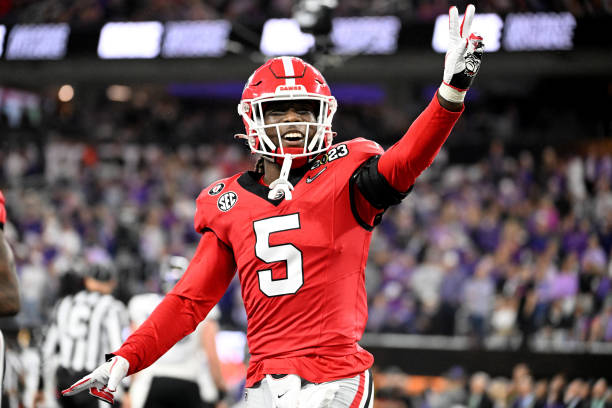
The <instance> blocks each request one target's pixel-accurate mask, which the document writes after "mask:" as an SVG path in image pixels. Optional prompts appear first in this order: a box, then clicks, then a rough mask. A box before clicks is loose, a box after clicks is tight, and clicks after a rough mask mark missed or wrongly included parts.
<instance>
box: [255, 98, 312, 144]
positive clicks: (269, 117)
mask: <svg viewBox="0 0 612 408" xmlns="http://www.w3.org/2000/svg"><path fill="white" fill-rule="evenodd" d="M263 109H264V121H265V123H266V125H273V124H281V125H279V126H271V127H268V128H266V135H268V137H269V138H270V140H272V142H273V143H274V144H275V145H276V146H277V147H278V143H279V140H278V135H279V133H280V136H281V142H282V144H283V147H304V142H305V140H306V137H305V136H306V128H307V127H308V140H310V139H311V138H312V137H313V136H314V135H315V133H316V131H317V126H306V125H294V124H289V122H316V115H317V113H318V104H317V103H316V102H312V101H300V100H297V101H278V102H268V103H266V104H265V105H264V107H263ZM282 123H288V124H287V125H282ZM277 128H278V132H277Z"/></svg>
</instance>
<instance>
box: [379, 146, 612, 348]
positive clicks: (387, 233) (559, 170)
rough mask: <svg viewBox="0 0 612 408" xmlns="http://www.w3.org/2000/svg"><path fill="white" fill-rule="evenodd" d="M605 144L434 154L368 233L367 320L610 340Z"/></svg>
mask: <svg viewBox="0 0 612 408" xmlns="http://www.w3.org/2000/svg"><path fill="white" fill-rule="evenodd" d="M611 184H612V156H611V155H610V154H607V155H606V154H604V155H599V154H596V152H592V153H590V154H588V155H587V156H586V157H579V156H569V157H565V158H561V157H559V156H558V155H557V154H556V152H555V150H554V149H553V148H551V147H547V148H545V149H544V150H543V151H542V153H541V155H539V156H538V155H534V154H532V153H529V152H526V151H524V152H522V153H520V155H519V156H518V157H509V156H507V155H505V154H504V148H503V145H502V144H500V143H497V142H494V143H493V144H492V145H491V149H490V153H489V155H488V157H486V158H483V159H482V160H480V161H479V162H477V163H474V164H470V165H452V164H450V163H444V160H438V161H437V162H436V163H434V167H433V168H431V169H429V170H428V173H426V174H424V176H423V177H421V178H419V180H418V181H417V184H416V187H415V189H414V192H413V193H411V197H410V199H408V200H406V201H405V202H404V203H402V204H401V205H400V206H398V207H396V208H393V209H391V210H390V211H389V212H388V214H387V215H386V216H385V217H384V218H383V222H382V224H381V226H380V227H379V228H378V229H377V231H376V233H375V238H374V239H373V244H372V248H371V254H370V258H369V263H368V270H367V273H368V276H367V281H368V282H369V284H370V291H369V293H371V294H373V297H372V301H371V306H370V317H369V321H368V329H369V330H371V331H380V332H401V333H427V334H445V335H453V334H469V335H471V336H473V337H474V340H475V341H476V344H480V343H481V342H482V341H483V340H484V339H485V338H487V337H493V338H496V339H497V340H498V341H501V342H502V343H503V342H504V340H508V339H510V338H512V337H513V336H516V335H517V334H519V335H521V337H522V338H523V340H524V341H534V342H535V343H545V344H547V343H552V344H567V343H568V342H572V341H581V342H590V341H597V342H599V341H610V340H612V290H611V278H612V256H611V255H612V191H611V189H610V186H611Z"/></svg>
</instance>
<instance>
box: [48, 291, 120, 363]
mask: <svg viewBox="0 0 612 408" xmlns="http://www.w3.org/2000/svg"><path fill="white" fill-rule="evenodd" d="M127 325H128V318H127V311H126V308H125V306H124V305H123V303H121V302H120V301H118V300H116V299H115V298H114V297H112V296H111V295H104V294H101V293H98V292H89V291H86V290H83V291H81V292H79V293H77V294H75V295H71V296H66V297H65V298H63V299H61V300H60V301H59V303H58V304H57V305H56V309H55V312H54V316H53V321H52V325H51V327H50V328H49V331H48V333H47V337H46V339H45V345H44V350H43V353H44V354H45V356H46V357H51V356H53V355H57V357H59V358H58V360H59V361H58V363H59V366H60V367H64V368H67V369H71V370H74V371H83V370H85V371H92V370H94V369H95V368H96V367H97V366H98V365H100V364H101V363H102V362H104V354H105V353H110V352H111V351H114V350H116V349H118V348H119V346H120V345H121V343H122V341H123V338H122V331H123V329H124V328H126V327H127Z"/></svg>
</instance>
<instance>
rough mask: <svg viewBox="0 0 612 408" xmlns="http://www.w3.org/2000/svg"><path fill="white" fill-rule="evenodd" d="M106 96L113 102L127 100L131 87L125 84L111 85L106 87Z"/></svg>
mask: <svg viewBox="0 0 612 408" xmlns="http://www.w3.org/2000/svg"><path fill="white" fill-rule="evenodd" d="M106 97H107V98H108V99H110V100H111V101H114V102H127V101H129V100H130V98H131V97H132V88H130V87H129V86H125V85H111V86H109V87H108V88H106Z"/></svg>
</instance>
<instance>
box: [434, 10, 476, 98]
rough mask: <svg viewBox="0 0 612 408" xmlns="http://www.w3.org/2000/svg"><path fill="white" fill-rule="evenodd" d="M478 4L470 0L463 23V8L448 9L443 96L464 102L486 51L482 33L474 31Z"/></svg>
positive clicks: (441, 93) (441, 94)
mask: <svg viewBox="0 0 612 408" xmlns="http://www.w3.org/2000/svg"><path fill="white" fill-rule="evenodd" d="M474 12H475V7H474V5H473V4H468V6H467V8H466V9H465V14H464V16H463V21H462V22H461V25H459V12H458V11H457V7H455V6H453V7H451V8H450V10H449V11H448V17H449V22H448V29H449V33H448V50H447V51H446V59H445V61H444V76H443V81H442V85H440V91H439V92H440V96H441V97H443V98H444V99H446V100H447V101H450V102H456V103H463V99H464V98H465V94H466V92H467V90H468V88H469V87H470V85H472V82H473V81H474V77H475V76H476V74H477V73H478V70H479V69H480V62H481V60H482V54H483V52H484V43H483V42H482V37H481V36H479V35H478V34H476V33H472V32H471V29H472V20H473V19H474Z"/></svg>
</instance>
